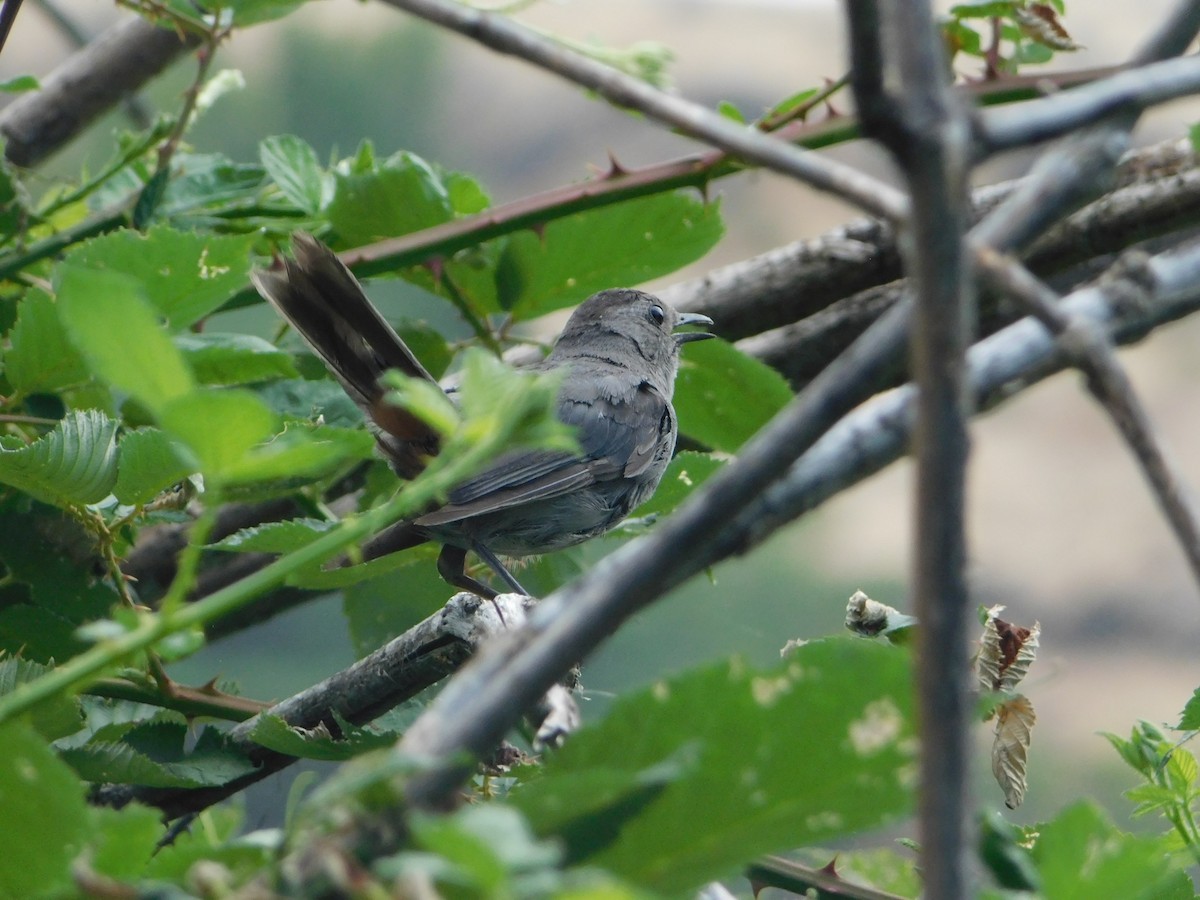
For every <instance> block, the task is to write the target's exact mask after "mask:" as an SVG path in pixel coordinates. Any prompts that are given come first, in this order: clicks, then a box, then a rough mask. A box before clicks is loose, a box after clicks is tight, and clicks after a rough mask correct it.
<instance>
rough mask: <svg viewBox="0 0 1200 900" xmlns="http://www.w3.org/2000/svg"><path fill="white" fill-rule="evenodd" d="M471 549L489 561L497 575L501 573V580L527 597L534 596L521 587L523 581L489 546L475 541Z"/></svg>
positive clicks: (485, 560) (486, 561)
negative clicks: (510, 570) (506, 566)
mask: <svg viewBox="0 0 1200 900" xmlns="http://www.w3.org/2000/svg"><path fill="white" fill-rule="evenodd" d="M471 549H472V550H474V551H475V555H476V556H478V557H479V558H480V559H482V560H483V561H484V562H485V563H487V564H488V565H489V566H491V567H492V571H493V572H495V573H496V574H497V575H499V576H500V580H501V581H503V582H504V583H505V584H507V585H508V586H509V587H510V588H512V589H513V590H514V591H516V592H517V593H518V594H524V595H525V596H526V597H532V596H533V595H532V594H530V593H529V591H527V590H525V588H523V587H521V582H519V581H517V579H515V578H513V576H512V573H511V572H509V571H508V569H506V568H505V567H504V563H502V562H500V560H499V559H497V558H496V554H495V553H493V552H492V551H491V550H489V549H488V548H487V547H485V546H483V544H479V543H473V544H472V545H471Z"/></svg>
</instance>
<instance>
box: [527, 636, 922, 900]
mask: <svg viewBox="0 0 1200 900" xmlns="http://www.w3.org/2000/svg"><path fill="white" fill-rule="evenodd" d="M908 680H909V674H908V660H907V656H906V654H905V653H904V652H903V651H900V650H898V649H896V648H893V647H887V646H884V645H882V644H874V643H870V642H867V641H862V640H857V639H838V640H827V641H818V642H813V643H809V644H806V645H804V646H803V647H800V648H799V649H798V650H797V651H796V652H795V653H794V654H793V655H791V656H790V657H789V658H788V659H787V660H786V661H785V662H784V663H782V664H781V665H780V666H779V667H777V668H775V669H773V670H765V671H755V670H753V669H750V668H748V667H747V666H745V665H744V664H743V663H741V662H739V661H737V660H732V661H730V662H728V663H723V664H721V665H718V666H716V667H713V668H710V669H705V670H701V671H698V672H694V673H689V674H688V675H685V676H682V677H680V678H677V679H672V680H671V681H667V682H664V683H661V684H659V685H656V686H654V687H652V688H651V689H649V690H647V691H645V692H643V693H640V694H637V695H635V696H631V697H625V698H622V699H621V700H619V701H618V702H617V704H616V705H615V706H614V708H613V709H612V711H611V712H610V713H609V715H608V716H607V718H606V719H605V720H604V722H602V723H601V724H600V725H598V726H596V727H594V728H591V729H587V730H585V731H583V732H581V733H580V734H577V735H575V736H574V737H573V738H572V740H571V741H570V742H569V743H568V744H567V745H566V746H565V747H564V748H563V750H562V751H561V752H560V753H559V754H557V755H556V756H554V757H553V758H552V759H550V760H548V761H547V763H546V765H545V769H544V772H543V773H542V774H541V775H540V776H539V777H537V778H534V779H533V780H532V781H530V783H528V784H526V785H524V786H523V787H522V788H521V789H520V790H519V791H515V792H514V793H513V794H512V800H513V802H514V803H516V805H517V806H518V807H519V808H520V809H521V810H523V811H524V812H525V813H526V815H527V816H528V817H529V819H530V821H531V822H532V824H533V826H534V830H535V831H536V832H537V833H538V834H541V835H543V836H548V835H551V834H556V835H558V836H559V838H560V839H561V840H563V841H565V844H566V852H567V857H568V859H569V860H571V861H574V862H586V863H588V864H591V865H598V866H601V867H603V868H605V869H608V870H610V871H612V872H615V873H616V874H618V875H620V876H622V877H623V878H626V879H628V880H630V881H631V882H633V883H636V884H641V885H643V886H645V887H648V888H653V889H656V890H661V891H664V892H667V893H671V894H674V893H679V892H683V891H686V890H688V889H695V888H697V887H699V886H700V885H702V884H704V883H705V882H707V881H709V880H712V879H714V878H720V877H723V876H726V875H729V874H731V873H733V872H736V870H737V867H738V866H739V865H742V864H744V863H746V862H748V861H749V860H751V859H752V858H753V857H754V856H756V855H758V854H761V853H766V852H774V851H777V850H780V849H785V848H787V847H790V846H796V845H801V844H808V843H813V842H817V841H823V840H827V839H829V838H831V837H834V836H836V835H843V834H848V833H853V832H857V831H860V830H863V829H866V828H872V827H878V826H880V825H882V824H884V823H886V822H889V821H893V820H895V819H896V818H897V817H899V816H901V815H903V814H904V813H905V812H907V810H908V809H909V808H910V805H911V801H912V796H911V788H912V783H911V777H912V771H911V767H912V763H913V761H912V751H913V742H912V732H911V727H912V724H911V716H910V713H909V703H910V694H909V690H908ZM614 747H617V748H620V753H618V754H614V753H613V748H614ZM797 760H804V765H803V766H799V765H797V764H796V761H797ZM814 773H820V776H819V777H814Z"/></svg>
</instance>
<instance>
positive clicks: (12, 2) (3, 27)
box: [0, 0, 21, 52]
mask: <svg viewBox="0 0 1200 900" xmlns="http://www.w3.org/2000/svg"><path fill="white" fill-rule="evenodd" d="M20 11H21V0H4V3H3V5H2V6H0V52H3V51H4V45H5V44H6V43H8V34H9V32H10V31H12V27H13V22H15V21H17V13H18V12H20Z"/></svg>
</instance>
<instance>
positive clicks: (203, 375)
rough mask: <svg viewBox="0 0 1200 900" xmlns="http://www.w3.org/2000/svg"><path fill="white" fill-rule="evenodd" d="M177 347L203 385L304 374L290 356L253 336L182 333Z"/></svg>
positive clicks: (249, 382)
mask: <svg viewBox="0 0 1200 900" xmlns="http://www.w3.org/2000/svg"><path fill="white" fill-rule="evenodd" d="M175 346H176V347H178V348H179V349H180V350H182V351H183V355H184V358H185V359H186V360H187V361H188V364H189V365H190V366H191V367H192V371H193V372H194V373H195V375H196V379H197V380H198V381H199V382H200V383H201V384H219V385H234V384H253V383H254V382H258V381H270V380H271V379H274V378H295V377H297V376H298V375H299V374H300V373H299V372H297V371H296V364H295V363H294V362H293V361H292V355H291V354H290V353H287V352H285V351H283V350H280V349H279V348H278V347H276V346H275V345H274V344H272V343H271V342H270V341H264V340H263V339H262V338H260V337H256V336H255V335H252V334H221V333H219V332H211V331H206V332H204V333H202V334H179V335H176V336H175Z"/></svg>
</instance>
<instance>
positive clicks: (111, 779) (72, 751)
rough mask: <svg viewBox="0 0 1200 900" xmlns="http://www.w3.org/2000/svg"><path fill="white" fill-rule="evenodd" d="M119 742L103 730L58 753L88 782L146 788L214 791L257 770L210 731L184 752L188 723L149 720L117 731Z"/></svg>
mask: <svg viewBox="0 0 1200 900" xmlns="http://www.w3.org/2000/svg"><path fill="white" fill-rule="evenodd" d="M115 730H116V731H120V732H122V733H121V734H120V739H119V740H116V739H109V738H108V737H107V736H105V735H106V733H107V732H109V730H108V729H102V730H101V731H100V732H98V733H97V735H96V736H95V737H94V738H93V739H92V740H91V741H89V742H88V743H86V744H84V745H82V746H79V747H70V748H67V749H64V750H63V751H62V758H63V761H64V762H66V763H67V764H68V765H70V766H71V767H72V768H73V769H75V771H76V772H78V773H79V775H80V776H81V777H82V778H84V779H86V780H87V781H92V782H96V783H112V784H141V785H146V786H148V787H184V788H196V787H215V786H217V785H222V784H226V783H227V782H230V781H232V780H233V779H235V778H239V777H241V776H242V775H248V774H249V773H250V772H253V771H254V769H255V765H254V763H252V762H251V761H250V760H248V759H247V758H246V757H245V756H243V755H242V754H241V753H239V752H238V751H237V750H236V749H234V748H233V747H232V746H231V745H230V744H229V743H228V741H227V740H226V739H225V737H224V736H223V735H222V734H221V733H220V732H218V731H217V730H216V729H214V728H206V729H204V731H203V732H202V733H201V734H200V739H199V740H198V741H196V745H195V747H193V748H192V749H191V750H186V749H185V747H186V740H187V733H188V726H187V725H186V723H182V722H174V721H163V720H161V719H156V720H152V721H149V722H146V723H142V724H138V725H135V726H133V727H131V728H125V727H122V728H118V729H115Z"/></svg>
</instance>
